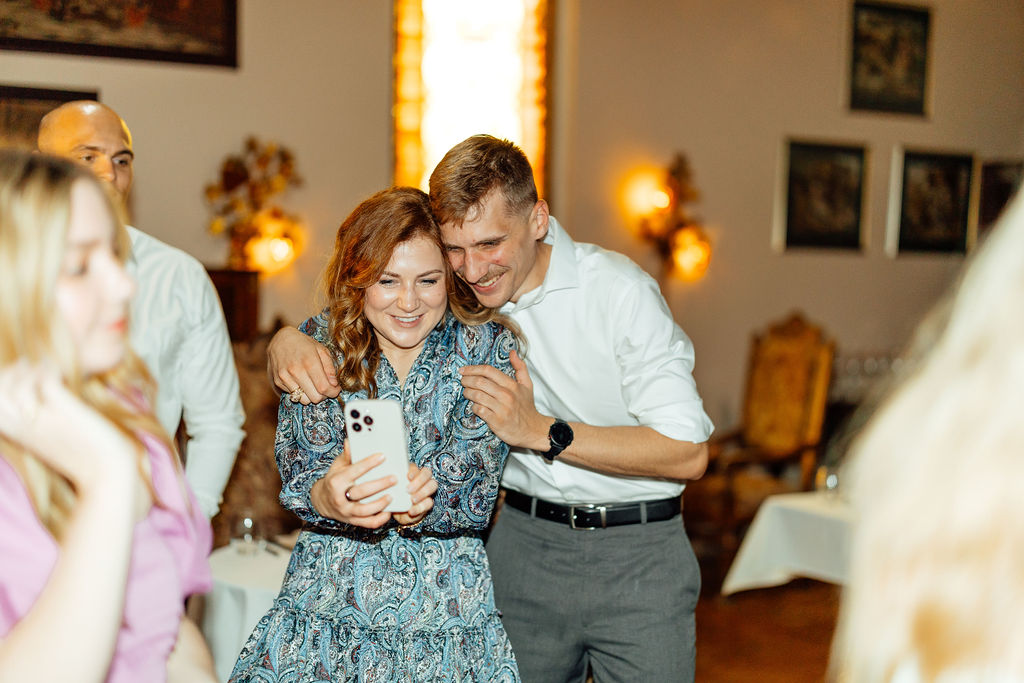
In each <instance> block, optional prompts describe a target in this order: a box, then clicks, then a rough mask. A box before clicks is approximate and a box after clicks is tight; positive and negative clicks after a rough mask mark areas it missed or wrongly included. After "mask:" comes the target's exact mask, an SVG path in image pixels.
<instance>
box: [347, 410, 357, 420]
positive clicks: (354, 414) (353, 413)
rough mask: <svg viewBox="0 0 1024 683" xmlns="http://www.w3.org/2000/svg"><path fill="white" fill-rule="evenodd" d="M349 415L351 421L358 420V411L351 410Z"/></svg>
mask: <svg viewBox="0 0 1024 683" xmlns="http://www.w3.org/2000/svg"><path fill="white" fill-rule="evenodd" d="M349 415H351V416H352V419H353V420H358V419H359V411H358V410H353V411H351V412H350V413H349Z"/></svg>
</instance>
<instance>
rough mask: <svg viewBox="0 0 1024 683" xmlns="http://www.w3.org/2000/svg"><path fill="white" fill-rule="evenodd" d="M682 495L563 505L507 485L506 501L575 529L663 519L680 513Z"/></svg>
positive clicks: (536, 515)
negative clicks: (680, 496) (600, 503)
mask: <svg viewBox="0 0 1024 683" xmlns="http://www.w3.org/2000/svg"><path fill="white" fill-rule="evenodd" d="M679 500H680V498H679V496H675V497H674V498H662V499H661V500H645V501H641V502H638V503H609V504H607V505H561V504H559V503H549V502H548V501H546V500H541V499H540V498H534V497H533V496H528V495H526V494H524V493H519V492H518V491H513V490H512V489H505V505H508V506H511V507H514V508H515V509H516V510H520V511H521V512H525V513H526V514H528V515H530V516H531V517H536V518H537V519H546V520H548V521H550V522H558V523H559V524H568V525H569V526H571V527H572V528H573V529H604V528H606V527H610V526H622V525H623V524H644V523H646V522H662V521H664V520H666V519H672V518H673V517H675V516H676V515H678V514H679V509H680V508H679Z"/></svg>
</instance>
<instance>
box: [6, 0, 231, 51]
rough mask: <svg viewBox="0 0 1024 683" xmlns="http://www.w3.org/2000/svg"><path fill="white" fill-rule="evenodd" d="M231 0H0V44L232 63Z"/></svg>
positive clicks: (24, 47)
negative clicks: (99, 0)
mask: <svg viewBox="0 0 1024 683" xmlns="http://www.w3.org/2000/svg"><path fill="white" fill-rule="evenodd" d="M237 33H238V7H237V0H190V1H189V2H181V1H180V0H109V1H107V2H67V1H66V0H4V2H2V3H0V49H6V50H29V51H33V52H58V53H61V54H70V55H95V56H101V57H123V58H128V59H154V60H159V61H167V62H187V63H192V64H217V65H221V66H231V67H234V66H237V65H238V46H237Z"/></svg>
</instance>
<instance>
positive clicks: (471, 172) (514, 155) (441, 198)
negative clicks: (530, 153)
mask: <svg viewBox="0 0 1024 683" xmlns="http://www.w3.org/2000/svg"><path fill="white" fill-rule="evenodd" d="M495 190H497V191H499V192H501V194H502V195H503V196H504V198H505V209H506V210H507V211H508V213H509V214H510V215H522V214H525V213H528V212H529V211H531V210H532V209H533V206H534V205H535V204H536V203H537V185H536V183H535V182H534V180H533V168H532V167H531V166H530V161H529V159H527V158H526V154H524V153H523V150H521V149H519V147H517V146H516V145H515V144H514V143H512V142H509V141H508V140H501V139H499V138H496V137H494V136H493V135H474V136H472V137H470V138H467V139H465V140H463V141H462V142H460V143H459V144H457V145H455V146H454V147H452V148H451V149H450V150H448V153H447V154H445V155H444V158H443V159H441V161H440V162H439V163H438V164H437V167H436V168H434V172H433V173H431V174H430V208H431V210H432V211H433V213H434V216H435V218H437V222H438V223H441V224H444V223H455V224H456V225H462V223H463V221H465V220H467V219H470V220H472V216H471V214H473V213H474V212H475V210H476V209H477V208H478V207H479V206H480V203H481V202H483V201H484V199H486V198H487V196H488V195H490V193H491V192H493V191H495Z"/></svg>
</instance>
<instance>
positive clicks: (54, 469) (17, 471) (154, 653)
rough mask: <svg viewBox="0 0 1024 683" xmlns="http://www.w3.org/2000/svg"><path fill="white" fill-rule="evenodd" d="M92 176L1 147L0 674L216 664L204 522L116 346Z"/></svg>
mask: <svg viewBox="0 0 1024 683" xmlns="http://www.w3.org/2000/svg"><path fill="white" fill-rule="evenodd" d="M123 234H124V233H123V231H122V230H121V229H120V227H119V220H118V218H117V213H116V210H115V208H114V206H113V205H112V203H111V201H110V199H109V198H108V196H107V194H106V191H105V189H104V188H103V187H102V186H101V185H100V183H99V182H97V180H96V179H95V178H94V177H93V176H92V175H91V174H90V173H88V172H87V171H85V170H83V169H81V168H79V167H78V166H75V165H73V164H71V163H69V162H67V161H64V160H60V159H56V158H52V157H49V156H46V155H42V154H27V153H19V152H11V151H5V152H0V680H3V681H104V680H105V681H111V682H118V683H121V682H123V683H134V682H137V681H146V682H147V683H149V682H157V683H159V682H161V681H173V682H179V681H180V682H181V683H185V682H189V683H191V682H202V681H212V680H214V677H213V668H212V661H211V659H210V655H209V652H208V650H207V649H206V645H205V643H204V642H203V638H202V636H201V635H200V633H199V629H198V628H197V627H196V625H195V624H194V623H193V622H191V621H190V620H188V619H186V618H183V616H182V613H183V605H184V599H185V597H186V596H188V595H190V594H193V593H202V592H205V591H206V590H209V588H210V586H211V577H210V570H209V566H208V565H207V563H206V557H207V555H208V553H209V550H210V542H211V533H210V526H209V523H208V522H207V521H206V519H205V517H204V515H203V513H202V510H201V509H200V508H199V504H198V502H197V500H196V499H195V497H194V496H193V495H192V494H191V492H190V491H189V489H188V486H187V484H186V483H185V478H184V475H183V473H182V471H181V467H180V465H179V463H178V460H177V459H176V456H175V455H174V453H173V452H172V450H171V444H170V441H169V439H168V436H167V434H166V432H165V431H164V430H163V429H162V428H161V426H160V424H159V422H158V421H157V418H156V416H155V414H154V413H153V410H152V400H153V394H154V391H153V383H152V380H151V379H150V377H149V375H148V373H147V372H146V369H145V366H144V365H143V364H142V362H141V361H140V360H139V359H138V358H137V357H135V355H134V354H132V352H131V351H130V350H129V347H128V309H129V301H130V298H131V294H132V292H133V290H134V284H133V283H132V280H131V278H130V277H129V276H128V275H127V273H126V272H125V269H124V265H123V261H124V258H125V255H126V252H127V248H128V247H127V244H126V243H125V241H124V240H123V239H119V238H120V237H122V236H123Z"/></svg>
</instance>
